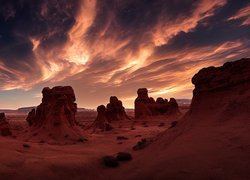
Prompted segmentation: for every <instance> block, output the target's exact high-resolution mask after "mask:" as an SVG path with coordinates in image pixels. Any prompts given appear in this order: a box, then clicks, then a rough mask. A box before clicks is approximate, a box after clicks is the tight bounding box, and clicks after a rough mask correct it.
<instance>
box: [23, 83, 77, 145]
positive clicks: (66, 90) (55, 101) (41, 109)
mask: <svg viewBox="0 0 250 180" xmlns="http://www.w3.org/2000/svg"><path fill="white" fill-rule="evenodd" d="M42 94H43V98H42V103H41V104H40V105H39V106H37V108H36V110H35V109H32V111H31V112H30V113H29V114H28V117H27V119H26V120H27V121H28V123H29V125H30V126H31V131H32V133H33V134H35V136H38V137H39V136H40V137H41V136H44V138H45V139H44V140H46V139H52V140H55V142H59V141H63V142H64V141H65V142H68V141H69V142H70V141H74V140H77V139H79V138H81V137H82V135H81V132H80V129H79V128H78V126H77V122H76V119H75V114H76V112H77V104H76V103H75V100H76V98H75V93H74V90H73V88H72V87H70V86H56V87H53V88H52V89H50V88H49V87H45V88H43V90H42Z"/></svg>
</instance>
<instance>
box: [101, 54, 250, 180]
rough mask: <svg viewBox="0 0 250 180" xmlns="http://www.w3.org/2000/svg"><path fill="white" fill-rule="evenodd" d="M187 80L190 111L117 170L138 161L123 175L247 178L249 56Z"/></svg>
mask: <svg viewBox="0 0 250 180" xmlns="http://www.w3.org/2000/svg"><path fill="white" fill-rule="evenodd" d="M192 82H193V84H194V85H195V89H194V91H193V99H192V103H191V107H190V111H189V112H188V113H187V114H186V115H184V117H183V118H182V119H181V120H179V122H178V124H177V125H176V123H174V122H173V123H172V128H170V129H169V130H168V131H166V132H165V133H163V134H161V136H159V137H158V138H157V140H155V141H154V142H153V143H152V144H150V145H149V146H148V147H147V148H145V149H144V151H143V152H142V153H141V154H140V157H137V158H136V159H135V160H134V161H132V162H131V163H130V166H129V167H126V168H124V169H123V171H122V172H129V171H131V170H132V169H133V168H134V167H137V166H138V164H139V163H141V162H142V164H143V165H142V166H140V171H138V172H135V173H133V174H129V173H127V174H126V173H125V174H124V176H123V178H124V179H133V178H134V177H140V178H141V179H147V178H148V177H153V178H154V179H166V178H167V179H206V178H207V177H211V178H213V179H250V174H249V164H250V141H249V139H250V133H249V132H250V124H249V122H250V121H249V120H250V58H248V59H241V60H239V61H234V62H228V63H225V64H224V65H223V66H221V67H209V68H204V69H202V70H200V71H199V72H198V73H197V74H196V75H195V76H194V77H193V79H192ZM152 152H154V153H153V154H152ZM155 154H159V156H155ZM179 160H180V161H179ZM156 171H158V172H162V173H155V172H156ZM180 172H182V173H180ZM118 174H119V172H117V174H116V172H113V171H112V176H117V175H118ZM109 175H110V176H111V173H109V174H105V176H109Z"/></svg>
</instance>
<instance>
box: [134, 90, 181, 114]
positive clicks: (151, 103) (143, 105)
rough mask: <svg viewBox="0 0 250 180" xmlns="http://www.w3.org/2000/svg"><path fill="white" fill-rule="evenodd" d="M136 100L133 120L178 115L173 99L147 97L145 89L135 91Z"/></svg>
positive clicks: (176, 105) (177, 108)
mask: <svg viewBox="0 0 250 180" xmlns="http://www.w3.org/2000/svg"><path fill="white" fill-rule="evenodd" d="M137 95H138V96H137V98H136V99H135V118H141V117H147V116H157V115H164V114H165V115H169V116H170V115H178V114H180V111H179V107H178V104H177V102H176V100H175V99H174V98H170V101H169V102H168V100H167V99H163V98H161V97H158V98H157V99H156V101H155V100H154V98H152V97H149V96H148V90H147V89H146V88H140V89H138V90H137Z"/></svg>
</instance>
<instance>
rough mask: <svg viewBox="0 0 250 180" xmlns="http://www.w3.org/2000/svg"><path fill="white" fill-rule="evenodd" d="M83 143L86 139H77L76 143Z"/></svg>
mask: <svg viewBox="0 0 250 180" xmlns="http://www.w3.org/2000/svg"><path fill="white" fill-rule="evenodd" d="M84 141H87V139H85V138H79V139H78V142H84Z"/></svg>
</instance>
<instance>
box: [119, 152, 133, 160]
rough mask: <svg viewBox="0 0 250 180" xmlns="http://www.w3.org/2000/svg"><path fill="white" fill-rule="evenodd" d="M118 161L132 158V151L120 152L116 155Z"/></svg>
mask: <svg viewBox="0 0 250 180" xmlns="http://www.w3.org/2000/svg"><path fill="white" fill-rule="evenodd" d="M116 159H117V160H118V161H129V160H132V156H131V154H130V153H127V152H119V153H118V154H117V156H116Z"/></svg>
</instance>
